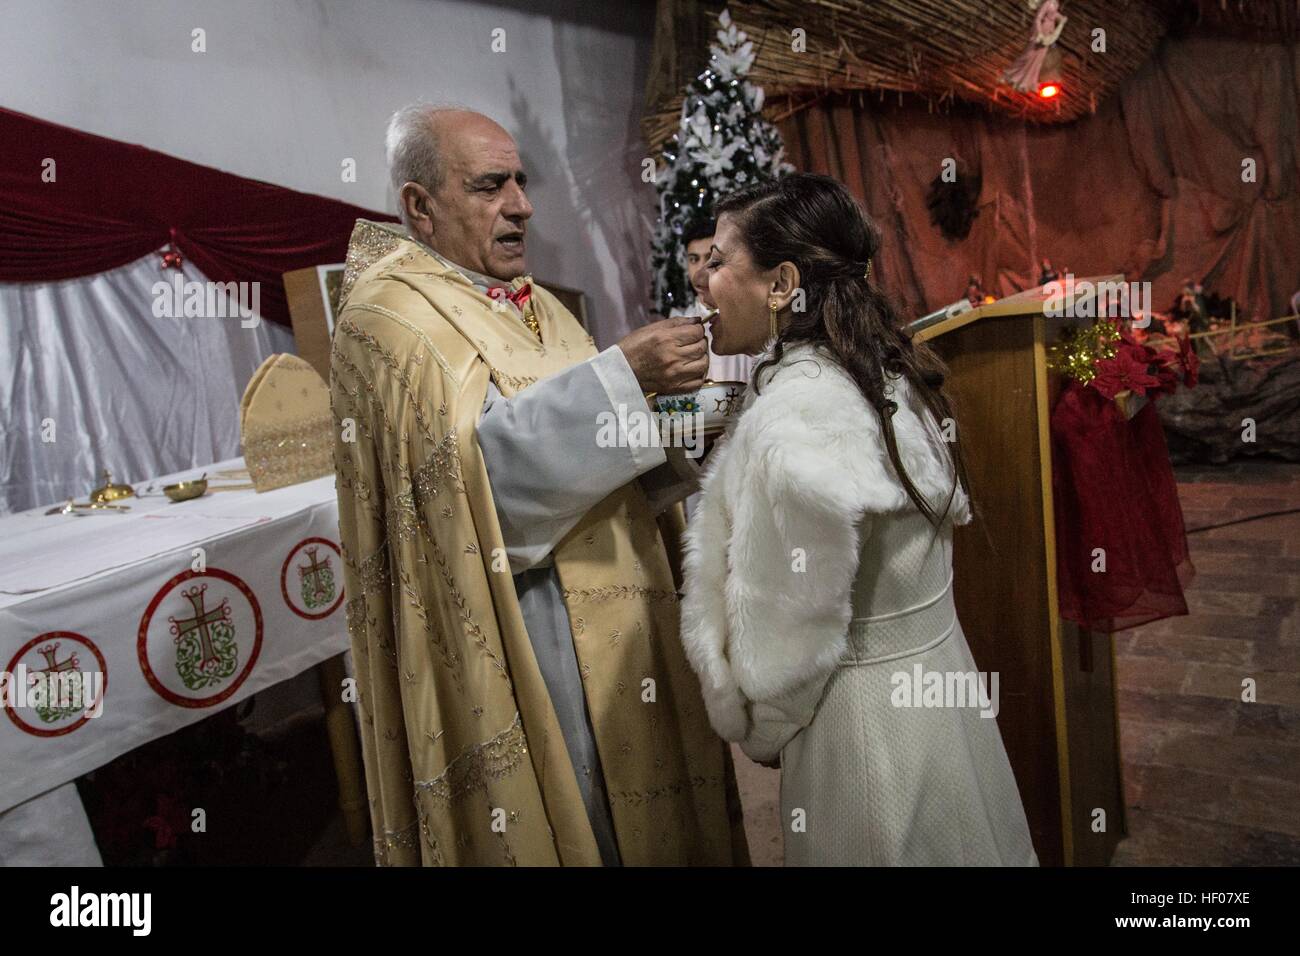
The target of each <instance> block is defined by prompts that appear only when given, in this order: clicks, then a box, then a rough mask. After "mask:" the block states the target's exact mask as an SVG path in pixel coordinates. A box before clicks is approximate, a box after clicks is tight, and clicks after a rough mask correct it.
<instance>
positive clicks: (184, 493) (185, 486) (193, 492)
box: [163, 478, 208, 501]
mask: <svg viewBox="0 0 1300 956" xmlns="http://www.w3.org/2000/svg"><path fill="white" fill-rule="evenodd" d="M207 490H208V481H207V479H206V478H196V479H194V480H193V481H178V482H176V484H174V485H163V494H165V495H166V496H167V497H168V498H170V499H171V500H172V501H189V500H190V499H191V498H198V497H200V496H201V495H202V494H203V493H204V492H205V491H207Z"/></svg>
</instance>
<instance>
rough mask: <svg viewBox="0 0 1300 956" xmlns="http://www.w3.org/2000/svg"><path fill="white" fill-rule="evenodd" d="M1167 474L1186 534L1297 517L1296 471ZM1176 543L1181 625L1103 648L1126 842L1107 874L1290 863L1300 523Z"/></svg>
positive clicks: (1299, 798) (1295, 820)
mask: <svg viewBox="0 0 1300 956" xmlns="http://www.w3.org/2000/svg"><path fill="white" fill-rule="evenodd" d="M1177 474H1178V488H1179V497H1180V498H1181V500H1182V504H1183V514H1184V517H1185V519H1186V521H1187V526H1188V528H1189V529H1194V528H1197V527H1201V526H1205V525H1212V524H1219V523H1221V522H1224V521H1230V520H1233V519H1236V518H1242V517H1246V516H1249V515H1255V514H1260V513H1263V512H1270V511H1282V510H1286V509H1289V508H1300V465H1290V464H1284V463H1280V462H1253V463H1241V464H1233V465H1227V466H1222V467H1218V468H1209V467H1197V468H1189V467H1184V468H1180V469H1178V470H1177ZM1188 541H1189V543H1190V545H1191V553H1192V563H1193V564H1194V565H1195V566H1196V572H1197V573H1196V578H1195V580H1194V581H1193V582H1192V584H1191V587H1190V588H1189V589H1188V592H1187V601H1188V607H1189V610H1190V611H1191V613H1190V615H1189V616H1187V617H1180V618H1172V619H1169V620H1166V621H1160V622H1158V623H1156V624H1152V625H1148V626H1147V627H1143V628H1137V629H1135V630H1132V631H1126V632H1122V633H1121V634H1119V635H1117V637H1116V641H1117V643H1116V653H1117V661H1118V684H1119V713H1120V735H1121V740H1122V749H1123V761H1124V785H1125V787H1124V789H1125V798H1126V803H1127V805H1128V819H1129V836H1128V838H1127V839H1126V840H1124V841H1123V842H1122V843H1121V844H1120V846H1119V848H1118V849H1117V851H1116V854H1115V858H1114V863H1115V864H1116V865H1180V864H1184V865H1186V864H1193V865H1210V866H1216V865H1235V866H1252V865H1266V864H1285V865H1296V864H1300V610H1298V607H1300V514H1293V515H1287V516H1279V517H1271V518H1264V519H1262V520H1259V521H1250V522H1246V523H1243V524H1238V525H1232V526H1229V527H1226V528H1219V529H1215V530H1212V531H1205V532H1202V533H1195V534H1192V535H1190V536H1189V537H1188ZM1246 678H1251V679H1253V680H1254V682H1255V686H1256V701H1255V702H1253V703H1247V702H1243V701H1242V699H1241V698H1242V693H1243V691H1242V687H1243V681H1244V680H1245V679H1246Z"/></svg>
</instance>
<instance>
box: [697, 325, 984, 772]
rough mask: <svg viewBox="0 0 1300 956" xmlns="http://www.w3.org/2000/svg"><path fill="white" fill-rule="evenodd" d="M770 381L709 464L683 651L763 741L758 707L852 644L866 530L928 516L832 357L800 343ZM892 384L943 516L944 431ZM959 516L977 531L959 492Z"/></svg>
mask: <svg viewBox="0 0 1300 956" xmlns="http://www.w3.org/2000/svg"><path fill="white" fill-rule="evenodd" d="M762 380H763V383H764V384H763V386H762V393H761V394H760V395H758V396H755V395H753V394H752V386H751V390H750V393H749V394H747V395H746V398H745V404H744V408H743V411H742V413H741V415H740V417H739V420H738V421H736V422H734V423H733V425H732V427H731V429H730V432H729V433H728V435H727V436H725V437H724V438H723V439H721V440H720V444H719V446H718V447H717V448H716V449H714V450H713V451H712V452H711V453H710V455H709V458H708V460H707V461H706V462H705V466H704V471H703V475H702V478H701V498H700V503H699V506H698V507H697V509H696V511H695V513H694V514H693V515H692V516H691V523H690V526H689V528H688V529H687V533H686V539H685V549H684V572H685V582H684V598H683V602H682V640H683V642H684V644H685V647H686V653H687V657H688V658H689V659H690V662H691V666H692V667H693V668H694V669H695V672H696V674H697V675H699V678H700V683H701V686H702V690H703V694H704V700H705V703H706V705H707V707H708V711H709V718H710V720H711V721H712V723H713V727H714V729H715V730H717V732H718V733H719V734H720V735H721V736H722V737H723V738H725V739H727V740H741V741H743V740H745V738H746V735H747V734H749V733H751V732H752V731H753V725H752V720H751V713H750V711H749V710H748V709H747V708H748V706H749V705H750V704H751V703H752V702H756V701H770V700H772V699H773V698H779V697H781V696H782V695H785V694H789V693H790V692H791V691H792V690H794V689H795V688H797V687H799V686H800V684H801V683H805V682H807V681H809V680H810V678H815V677H816V676H817V675H819V674H820V675H823V677H824V676H825V675H828V674H829V673H830V671H831V670H833V669H834V667H835V665H836V663H837V662H838V660H839V659H840V657H841V655H842V654H843V652H844V649H845V644H846V642H847V631H848V622H849V620H850V616H851V610H850V604H851V591H852V585H853V580H854V577H855V576H856V574H857V568H858V554H859V548H860V545H861V529H860V527H859V525H860V522H861V519H862V518H863V517H865V516H866V515H868V514H871V513H885V512H898V511H905V510H911V509H915V505H914V504H913V503H912V501H911V499H910V498H908V496H907V492H906V491H905V490H904V489H903V486H902V484H901V483H900V482H899V480H898V478H897V476H896V473H895V472H894V469H893V466H892V465H891V464H890V461H889V455H888V452H887V451H886V449H885V443H884V438H883V436H882V435H881V430H880V419H879V417H878V415H877V414H876V412H875V410H874V409H873V408H871V406H870V405H869V404H868V403H867V401H866V399H865V398H863V396H862V393H861V392H860V391H859V390H858V387H857V385H856V384H855V383H854V381H853V379H852V378H850V377H849V375H848V374H847V373H846V372H845V371H844V370H843V369H842V368H840V366H839V365H838V364H836V363H835V361H834V360H833V359H831V358H830V357H829V356H827V355H826V354H825V353H824V352H820V351H819V350H817V349H816V348H815V347H813V346H809V345H800V346H795V347H794V348H791V349H788V350H787V351H786V353H785V355H784V356H783V357H782V360H781V363H780V365H779V366H778V367H776V368H775V369H773V368H769V369H766V370H764V372H763V373H762ZM892 383H893V384H892V388H893V393H892V395H891V396H890V397H891V398H892V399H893V401H895V402H897V403H898V411H897V412H896V413H895V415H894V430H895V436H896V439H897V442H898V450H899V455H900V457H901V458H902V461H903V465H904V467H905V468H906V469H907V473H908V476H909V477H910V478H911V480H912V482H913V484H915V485H916V487H917V489H918V490H919V491H920V492H921V494H922V495H923V496H925V498H926V500H927V501H929V502H930V503H931V505H932V506H934V507H935V508H936V510H938V509H942V508H943V506H944V504H945V503H946V502H947V500H948V496H949V494H950V493H951V492H952V487H953V481H954V479H953V476H952V469H951V466H950V464H949V459H948V456H947V450H946V448H945V447H944V445H943V443H942V438H941V436H940V432H939V428H938V426H937V425H936V424H935V423H934V420H933V417H932V416H931V415H930V414H929V412H928V411H927V410H926V409H925V407H924V405H922V404H921V403H920V402H919V401H918V400H916V399H915V398H914V396H913V395H912V392H911V389H910V387H909V384H908V382H907V381H906V380H905V379H902V378H899V379H894V380H892ZM950 514H951V515H952V517H953V519H954V520H955V522H956V523H959V524H960V523H964V522H966V521H969V520H970V511H969V505H968V503H967V500H966V496H965V495H964V494H963V493H962V491H961V489H960V488H958V489H957V492H956V494H955V495H954V497H953V501H952V505H951V509H950ZM800 561H802V562H804V563H803V566H802V568H798V567H797V565H798V564H799V562H800ZM814 703H815V701H814ZM757 749H758V750H763V749H764V748H762V747H757ZM746 750H747V751H750V748H749V747H748V746H747V747H746ZM750 755H751V756H754V755H755V754H754V753H753V752H752V751H750ZM758 759H764V758H762V757H760V758H758Z"/></svg>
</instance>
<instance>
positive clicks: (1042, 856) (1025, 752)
mask: <svg viewBox="0 0 1300 956" xmlns="http://www.w3.org/2000/svg"><path fill="white" fill-rule="evenodd" d="M1088 281H1089V282H1091V283H1094V284H1095V283H1098V282H1115V283H1118V282H1122V281H1123V279H1122V277H1121V276H1109V277H1105V278H1101V279H1093V280H1088ZM1047 298H1048V297H1047V296H1046V295H1045V294H1044V293H1043V291H1042V290H1041V289H1033V290H1030V291H1028V292H1022V293H1018V294H1017V295H1014V296H1010V297H1008V298H1006V299H1001V300H999V301H997V302H994V303H991V304H988V305H984V306H981V307H979V308H976V309H973V310H971V311H969V312H965V313H962V314H960V315H957V316H955V317H952V318H948V319H944V320H942V321H939V322H937V323H935V324H933V325H930V326H928V327H926V328H924V329H922V330H921V331H917V332H915V334H914V336H913V337H914V339H915V340H917V341H928V342H929V344H930V345H931V346H932V347H933V348H934V349H935V350H936V351H937V352H938V353H939V354H940V355H941V356H942V357H943V359H944V360H945V361H946V362H947V363H948V367H949V370H950V375H949V378H948V385H947V387H948V389H949V394H950V395H951V397H952V400H953V404H954V407H955V411H956V415H957V421H958V427H959V433H958V435H959V440H960V441H961V445H962V453H963V455H964V457H965V460H966V467H967V470H968V473H969V478H970V484H971V495H972V498H973V499H974V505H975V509H976V517H975V521H974V522H973V523H972V524H970V525H968V526H966V527H963V528H959V529H958V531H957V535H956V542H955V546H954V547H955V553H954V557H953V563H954V573H955V577H956V581H955V589H956V602H957V612H958V614H959V615H960V620H961V623H962V628H963V629H964V630H965V632H966V636H967V639H968V640H969V642H970V646H971V651H972V653H973V654H974V655H975V661H976V663H977V664H978V666H979V668H980V669H981V670H982V671H997V672H999V674H1000V675H1001V676H1000V687H999V692H1000V697H1001V711H1000V713H999V715H998V718H997V720H998V726H999V728H1000V729H1001V731H1002V738H1003V740H1004V742H1005V743H1006V748H1007V754H1008V756H1009V757H1010V760H1011V766H1012V768H1013V769H1014V770H1015V774H1016V781H1017V783H1018V784H1019V785H1020V794H1021V797H1022V799H1023V800H1024V804H1025V814H1026V816H1027V817H1028V818H1029V827H1030V830H1031V831H1032V833H1033V838H1034V848H1035V849H1036V850H1037V851H1038V857H1039V860H1040V862H1041V863H1042V864H1043V865H1044V866H1052V865H1062V864H1064V865H1067V866H1071V865H1078V866H1104V865H1106V864H1107V863H1108V862H1109V861H1110V857H1111V853H1112V852H1113V851H1114V849H1115V845H1116V844H1117V843H1118V842H1119V840H1120V838H1121V837H1122V836H1123V833H1124V795H1123V786H1122V782H1121V775H1120V774H1121V771H1120V751H1119V724H1118V718H1117V712H1116V704H1115V658H1114V647H1113V645H1112V644H1111V638H1110V635H1109V634H1094V633H1091V632H1088V631H1082V630H1081V629H1080V628H1079V627H1078V626H1077V625H1075V624H1073V623H1072V622H1069V621H1063V620H1061V618H1060V616H1059V614H1058V612H1057V608H1058V604H1057V596H1056V535H1055V521H1054V516H1053V505H1052V454H1051V448H1052V446H1051V436H1050V432H1049V430H1048V419H1049V417H1050V414H1051V409H1052V405H1053V403H1054V401H1055V399H1056V396H1057V394H1059V392H1060V388H1061V383H1060V381H1059V378H1058V376H1056V375H1054V374H1052V373H1049V372H1048V370H1047V365H1046V357H1047V355H1046V349H1047V346H1048V345H1050V344H1052V343H1054V342H1055V341H1057V339H1058V337H1059V332H1060V329H1061V327H1062V326H1065V325H1070V324H1075V325H1077V324H1081V323H1082V324H1087V323H1088V322H1089V321H1090V320H1089V319H1087V318H1084V319H1068V318H1052V317H1050V316H1049V315H1047V314H1045V312H1046V311H1047V310H1046V309H1045V305H1046V304H1047ZM1085 301H1086V300H1085V298H1084V297H1082V296H1079V295H1076V296H1075V297H1074V300H1073V304H1074V307H1075V309H1076V310H1077V309H1081V308H1085V305H1084V303H1085ZM1076 314H1077V313H1076ZM1097 811H1104V814H1105V816H1104V818H1100V817H1099V815H1098V812H1097ZM1103 823H1104V829H1097V828H1099V827H1100V826H1101V825H1102V824H1103Z"/></svg>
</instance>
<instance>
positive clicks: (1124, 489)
mask: <svg viewBox="0 0 1300 956" xmlns="http://www.w3.org/2000/svg"><path fill="white" fill-rule="evenodd" d="M1052 497H1053V501H1054V505H1055V510H1056V558H1057V561H1056V563H1057V589H1058V592H1059V595H1060V608H1061V616H1062V617H1063V618H1066V619H1067V620H1070V621H1075V622H1076V623H1078V624H1080V625H1082V626H1083V627H1085V628H1087V629H1088V630H1090V631H1099V632H1106V631H1119V630H1123V629H1124V628H1129V627H1135V626H1137V625H1139V624H1145V623H1147V622H1149V621H1154V620H1158V619H1160V618H1164V617H1174V616H1177V615H1180V614H1186V613H1187V602H1186V601H1185V600H1184V598H1183V586H1184V585H1185V584H1186V583H1187V582H1188V581H1189V580H1190V579H1191V576H1192V574H1193V568H1192V564H1191V560H1190V558H1189V557H1188V552H1187V534H1186V531H1185V529H1184V527H1183V512H1182V508H1181V507H1180V505H1179V503H1178V486H1177V484H1176V483H1175V481H1174V474H1173V470H1172V469H1171V468H1170V467H1169V451H1168V449H1167V448H1166V447H1165V435H1164V432H1163V431H1162V430H1161V427H1160V417H1159V415H1157V414H1156V406H1155V403H1154V402H1152V403H1149V404H1147V405H1144V406H1143V407H1142V409H1141V410H1140V411H1139V412H1138V413H1137V414H1136V415H1135V416H1133V418H1132V420H1127V419H1125V418H1124V416H1123V414H1121V413H1120V410H1119V406H1118V405H1116V404H1115V403H1114V402H1113V401H1111V400H1110V399H1108V398H1106V397H1104V396H1103V395H1102V394H1101V393H1100V392H1098V391H1097V390H1096V389H1095V388H1090V387H1087V386H1084V385H1080V384H1079V383H1078V382H1070V383H1069V384H1068V385H1067V386H1066V388H1065V390H1064V391H1063V392H1062V393H1061V397H1060V400H1059V401H1057V403H1056V407H1055V408H1053V409H1052Z"/></svg>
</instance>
